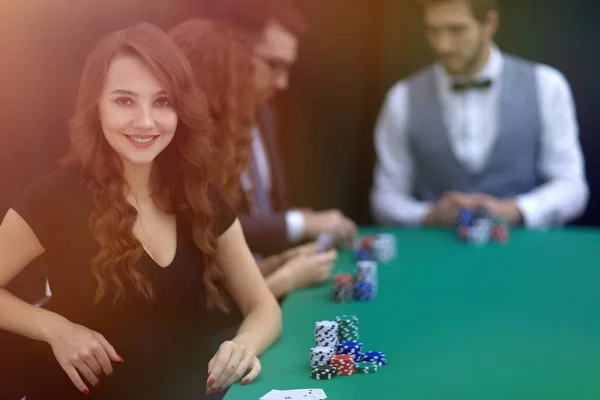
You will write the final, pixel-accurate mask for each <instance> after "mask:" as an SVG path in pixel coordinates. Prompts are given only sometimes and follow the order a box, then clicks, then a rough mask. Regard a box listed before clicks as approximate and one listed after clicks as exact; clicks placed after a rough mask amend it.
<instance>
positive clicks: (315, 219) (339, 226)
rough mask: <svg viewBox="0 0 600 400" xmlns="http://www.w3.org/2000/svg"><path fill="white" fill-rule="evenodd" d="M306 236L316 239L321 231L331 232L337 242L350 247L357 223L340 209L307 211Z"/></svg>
mask: <svg viewBox="0 0 600 400" xmlns="http://www.w3.org/2000/svg"><path fill="white" fill-rule="evenodd" d="M303 214H304V222H305V229H306V237H307V238H308V239H310V240H315V239H316V238H317V237H318V236H319V234H320V233H323V232H327V233H329V234H331V235H332V236H333V238H334V240H335V243H336V244H339V245H342V246H347V247H350V246H352V242H353V241H354V238H355V237H356V234H357V229H356V224H355V223H354V222H353V221H352V220H350V219H349V218H347V217H345V216H344V214H342V212H341V211H340V210H327V211H316V212H315V211H308V210H307V211H305V212H303Z"/></svg>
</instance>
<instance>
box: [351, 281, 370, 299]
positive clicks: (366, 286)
mask: <svg viewBox="0 0 600 400" xmlns="http://www.w3.org/2000/svg"><path fill="white" fill-rule="evenodd" d="M354 298H355V299H356V300H360V301H371V300H373V299H374V298H375V286H374V285H373V284H372V283H369V282H356V283H355V284H354Z"/></svg>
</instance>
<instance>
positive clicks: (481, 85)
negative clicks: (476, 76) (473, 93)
mask: <svg viewBox="0 0 600 400" xmlns="http://www.w3.org/2000/svg"><path fill="white" fill-rule="evenodd" d="M491 85H492V81H491V80H490V79H485V80H483V81H471V82H453V83H452V90H453V91H455V92H464V91H466V90H469V89H488V88H489V87H490V86H491Z"/></svg>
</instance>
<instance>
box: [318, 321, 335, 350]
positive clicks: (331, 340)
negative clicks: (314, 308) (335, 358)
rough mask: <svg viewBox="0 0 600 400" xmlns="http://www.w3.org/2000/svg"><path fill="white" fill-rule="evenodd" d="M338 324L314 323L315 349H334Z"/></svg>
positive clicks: (329, 322)
mask: <svg viewBox="0 0 600 400" xmlns="http://www.w3.org/2000/svg"><path fill="white" fill-rule="evenodd" d="M338 333H339V330H338V323H337V322H334V321H318V322H315V344H316V346H317V347H332V348H334V349H335V347H336V346H337V345H338V343H339V342H338Z"/></svg>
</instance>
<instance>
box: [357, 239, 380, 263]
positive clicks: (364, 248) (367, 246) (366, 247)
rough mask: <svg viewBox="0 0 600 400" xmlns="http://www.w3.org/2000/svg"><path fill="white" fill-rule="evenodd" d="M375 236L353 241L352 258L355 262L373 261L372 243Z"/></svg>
mask: <svg viewBox="0 0 600 400" xmlns="http://www.w3.org/2000/svg"><path fill="white" fill-rule="evenodd" d="M375 239H376V236H365V237H363V238H358V239H356V240H354V246H353V247H354V257H355V259H356V261H366V260H373V259H374V256H373V243H374V242H375Z"/></svg>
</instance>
